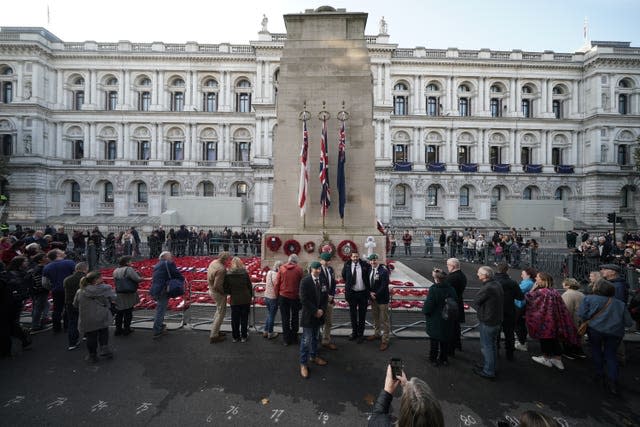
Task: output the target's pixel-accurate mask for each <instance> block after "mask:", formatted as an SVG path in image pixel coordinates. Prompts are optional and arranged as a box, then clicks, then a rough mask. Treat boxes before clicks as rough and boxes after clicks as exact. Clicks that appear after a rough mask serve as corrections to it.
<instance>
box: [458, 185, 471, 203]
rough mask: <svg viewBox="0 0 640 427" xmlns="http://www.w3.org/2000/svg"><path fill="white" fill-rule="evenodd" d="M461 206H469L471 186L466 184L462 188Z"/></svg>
mask: <svg viewBox="0 0 640 427" xmlns="http://www.w3.org/2000/svg"><path fill="white" fill-rule="evenodd" d="M459 203H460V206H469V187H467V186H466V185H465V186H463V187H462V188H460V198H459Z"/></svg>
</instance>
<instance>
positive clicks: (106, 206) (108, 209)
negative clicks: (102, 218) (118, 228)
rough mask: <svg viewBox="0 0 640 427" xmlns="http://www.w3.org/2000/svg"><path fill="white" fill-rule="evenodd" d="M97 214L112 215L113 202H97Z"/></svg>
mask: <svg viewBox="0 0 640 427" xmlns="http://www.w3.org/2000/svg"><path fill="white" fill-rule="evenodd" d="M97 213H98V215H113V202H102V203H98V210H97Z"/></svg>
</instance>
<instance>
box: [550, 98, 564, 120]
mask: <svg viewBox="0 0 640 427" xmlns="http://www.w3.org/2000/svg"><path fill="white" fill-rule="evenodd" d="M552 108H553V116H554V117H555V118H556V119H561V118H562V101H560V100H559V99H554V100H553V104H552Z"/></svg>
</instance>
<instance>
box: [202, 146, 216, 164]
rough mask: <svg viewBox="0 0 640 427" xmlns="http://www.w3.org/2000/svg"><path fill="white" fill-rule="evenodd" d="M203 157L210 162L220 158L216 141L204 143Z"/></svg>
mask: <svg viewBox="0 0 640 427" xmlns="http://www.w3.org/2000/svg"><path fill="white" fill-rule="evenodd" d="M202 145H203V148H202V152H203V159H202V160H206V161H209V162H212V161H216V160H218V150H217V144H216V143H215V142H205V143H203V144H202Z"/></svg>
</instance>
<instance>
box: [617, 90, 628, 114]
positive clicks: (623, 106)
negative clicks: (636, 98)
mask: <svg viewBox="0 0 640 427" xmlns="http://www.w3.org/2000/svg"><path fill="white" fill-rule="evenodd" d="M618 113H620V114H629V102H628V97H627V95H626V94H624V93H621V94H620V95H618Z"/></svg>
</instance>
